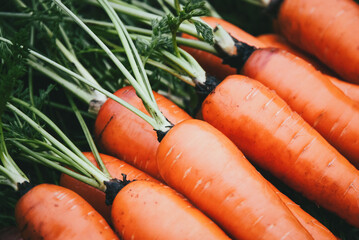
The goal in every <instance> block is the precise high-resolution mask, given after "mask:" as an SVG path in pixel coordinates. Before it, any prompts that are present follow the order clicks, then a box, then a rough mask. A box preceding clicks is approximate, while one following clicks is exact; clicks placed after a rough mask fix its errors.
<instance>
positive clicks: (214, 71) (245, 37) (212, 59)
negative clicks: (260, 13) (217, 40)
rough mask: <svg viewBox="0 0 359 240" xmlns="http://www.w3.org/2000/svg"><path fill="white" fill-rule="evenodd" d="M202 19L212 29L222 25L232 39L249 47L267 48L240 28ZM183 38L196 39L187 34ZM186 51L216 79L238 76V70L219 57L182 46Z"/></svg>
mask: <svg viewBox="0 0 359 240" xmlns="http://www.w3.org/2000/svg"><path fill="white" fill-rule="evenodd" d="M202 19H203V20H204V21H205V22H206V23H208V24H209V25H210V26H211V27H213V28H215V27H216V26H217V24H220V25H221V26H222V27H223V28H224V29H225V30H226V31H227V32H229V33H230V34H231V35H232V37H234V38H235V39H237V40H238V41H241V42H245V43H247V44H249V45H252V46H256V47H265V45H264V44H263V43H261V41H259V40H258V39H256V37H254V36H252V35H250V34H249V33H247V32H245V31H243V30H242V29H240V28H239V27H237V26H235V25H233V24H231V23H229V22H227V21H225V20H223V19H219V18H215V17H202ZM183 37H186V38H191V39H194V37H191V36H189V35H187V34H183ZM181 47H182V48H183V49H184V50H186V51H187V52H188V53H190V54H191V55H192V56H193V57H194V58H195V59H196V60H197V61H198V63H199V64H200V65H201V66H202V67H203V69H205V70H206V71H207V72H208V73H209V74H211V75H212V76H215V77H216V78H218V79H220V80H222V79H224V78H225V77H227V76H228V75H231V74H236V73H237V70H236V69H235V68H232V67H230V66H229V65H226V64H223V63H222V62H223V60H222V58H220V57H217V56H215V55H213V54H211V53H208V52H205V51H201V50H198V49H195V48H190V47H185V46H181Z"/></svg>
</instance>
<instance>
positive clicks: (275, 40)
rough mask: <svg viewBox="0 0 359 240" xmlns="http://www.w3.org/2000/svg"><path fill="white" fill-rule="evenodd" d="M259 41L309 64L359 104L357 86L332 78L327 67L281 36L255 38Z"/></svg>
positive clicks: (331, 73)
mask: <svg viewBox="0 0 359 240" xmlns="http://www.w3.org/2000/svg"><path fill="white" fill-rule="evenodd" d="M257 38H258V39H259V40H260V41H262V42H263V43H265V44H266V45H267V46H268V47H275V48H280V49H284V50H286V51H287V52H290V53H292V54H294V55H296V56H298V57H300V58H302V59H304V60H306V61H307V62H309V63H310V64H312V65H313V66H314V67H315V68H316V69H318V70H319V71H321V72H322V73H323V74H324V75H325V76H326V77H328V78H329V80H330V81H331V82H332V83H333V84H334V85H335V86H336V87H337V88H339V89H340V90H342V92H343V93H344V94H345V95H347V96H348V97H349V98H350V99H352V100H354V101H355V102H357V103H359V85H356V84H353V83H348V82H345V81H342V80H340V79H338V78H336V77H334V76H333V72H331V71H330V70H329V69H328V68H327V67H325V66H324V65H323V64H321V63H320V62H319V61H318V60H317V59H315V58H314V57H313V56H309V55H308V54H305V53H304V52H302V51H300V50H299V49H297V48H295V47H293V46H292V45H290V44H289V42H288V41H287V40H286V39H284V38H283V37H282V36H279V35H277V34H274V33H272V34H263V35H260V36H258V37H257Z"/></svg>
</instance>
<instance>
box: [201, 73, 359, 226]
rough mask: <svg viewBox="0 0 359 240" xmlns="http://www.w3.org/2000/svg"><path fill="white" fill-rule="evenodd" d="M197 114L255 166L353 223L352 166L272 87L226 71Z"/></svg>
mask: <svg viewBox="0 0 359 240" xmlns="http://www.w3.org/2000/svg"><path fill="white" fill-rule="evenodd" d="M202 114H203V118H204V119H205V120H206V121H208V122H209V123H211V124H212V125H213V126H215V127H216V128H217V129H219V130H220V131H222V132H223V133H224V134H225V135H226V136H227V137H229V138H230V139H231V140H232V141H233V142H234V143H235V144H236V145H237V146H238V148H239V149H241V150H242V151H243V152H244V154H245V155H246V156H248V158H249V159H251V160H252V161H254V162H255V163H256V164H258V165H259V166H260V167H262V168H263V169H266V170H268V171H270V172H271V173H272V174H273V175H275V176H276V177H278V178H279V179H281V180H282V181H283V182H285V183H286V184H288V185H289V186H290V187H292V188H294V189H295V190H296V191H298V192H301V193H302V194H303V195H305V196H306V197H307V198H309V199H310V200H313V201H315V202H316V203H317V204H319V205H321V206H323V207H324V208H326V209H329V210H330V211H333V212H335V213H336V214H337V215H339V216H340V217H342V218H344V219H345V220H346V221H347V222H349V223H350V224H352V225H354V226H356V227H358V226H359V205H358V199H359V193H358V191H357V189H358V188H359V172H358V170H357V169H356V168H355V167H354V166H352V165H351V164H350V163H349V162H348V161H347V160H346V159H345V158H344V157H343V156H342V155H340V154H339V153H338V152H337V151H336V150H335V149H334V148H333V147H332V146H331V145H330V144H329V143H328V142H326V141H325V139H324V138H323V137H322V136H321V135H320V134H319V133H318V132H316V131H315V130H314V129H313V128H312V127H310V125H309V124H307V123H306V122H305V121H304V120H303V119H302V118H301V117H300V116H299V115H298V114H297V113H295V112H294V111H292V110H291V109H290V107H289V106H288V105H287V104H286V103H285V102H284V101H283V100H282V99H281V98H280V97H278V95H276V94H275V93H274V92H273V91H270V90H269V89H268V88H267V87H265V86H264V85H262V84H261V83H259V82H257V81H254V80H252V79H249V78H247V77H244V76H240V75H234V76H229V77H228V78H227V79H225V80H224V81H223V82H222V83H220V84H219V85H218V86H217V88H216V89H215V91H214V92H213V93H212V94H211V95H209V96H208V97H207V98H206V100H205V101H204V102H203V105H202Z"/></svg>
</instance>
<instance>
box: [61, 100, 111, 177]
mask: <svg viewBox="0 0 359 240" xmlns="http://www.w3.org/2000/svg"><path fill="white" fill-rule="evenodd" d="M66 95H67V99H68V100H69V102H70V105H71V107H72V109H73V111H74V113H75V115H76V117H77V120H78V121H79V123H80V125H81V128H82V131H83V132H84V134H85V137H86V140H87V142H88V144H89V146H90V149H91V152H92V153H93V155H94V157H95V160H96V162H97V164H98V165H99V168H100V170H101V171H102V172H103V173H104V174H105V175H106V176H108V177H111V176H110V173H109V172H108V170H107V168H106V166H105V164H104V163H103V161H102V159H101V157H100V154H99V152H98V150H97V147H96V144H95V142H94V141H93V138H92V136H91V133H90V131H89V129H88V127H87V125H86V123H85V121H84V119H83V118H82V116H81V113H80V111H79V109H78V108H77V106H76V104H75V102H74V101H73V100H72V97H71V96H69V95H68V94H66Z"/></svg>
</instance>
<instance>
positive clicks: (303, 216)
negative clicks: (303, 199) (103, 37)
mask: <svg viewBox="0 0 359 240" xmlns="http://www.w3.org/2000/svg"><path fill="white" fill-rule="evenodd" d="M139 131H140V130H139ZM143 131H145V130H143ZM139 134H140V133H139ZM153 146H154V145H153ZM154 147H157V145H156V146H154ZM137 151H139V152H141V151H142V149H140V148H139V149H137ZM154 151H157V148H156V149H154ZM85 155H86V156H87V157H88V158H89V159H90V160H91V161H92V162H94V158H93V157H92V154H85ZM101 156H102V159H103V161H104V163H105V165H106V167H107V169H109V171H110V173H111V175H112V176H113V177H119V176H120V172H119V173H118V174H114V173H113V170H112V169H113V167H112V166H110V165H109V164H108V162H109V161H111V162H112V160H109V159H108V158H109V157H108V156H106V155H101ZM113 161H115V159H113ZM117 161H119V160H117ZM121 171H123V170H121ZM124 173H126V171H124ZM128 178H129V179H135V178H131V176H128ZM64 179H70V178H69V177H68V176H67V175H63V176H62V181H63V180H64ZM138 179H142V178H138ZM71 185H73V182H72V181H71V182H68V183H66V186H67V187H68V186H71ZM75 186H77V184H76V185H75ZM76 188H77V187H76ZM79 188H80V189H78V188H77V189H76V190H75V191H76V192H77V193H79V191H84V192H86V195H87V194H88V190H87V188H85V189H86V190H82V184H81V186H79ZM71 189H73V188H71ZM276 191H277V192H279V191H278V190H276ZM100 193H101V194H103V193H102V192H100ZM278 195H279V196H280V197H281V198H282V196H284V195H283V194H279V193H278ZM82 196H83V195H82ZM83 197H85V196H83ZM103 198H104V196H103ZM85 199H87V198H86V197H85ZM87 200H88V199H87ZM88 201H89V200H88ZM284 201H285V204H286V205H287V206H289V208H290V210H291V211H295V212H293V214H294V215H295V216H298V220H299V222H300V223H302V224H305V225H308V228H307V226H305V228H306V229H310V231H309V230H308V231H309V232H310V233H311V234H312V232H313V234H312V235H313V236H315V237H314V239H321V238H320V237H318V235H319V234H318V233H317V232H319V233H322V236H324V237H325V238H327V239H330V234H329V233H330V232H329V230H327V229H326V228H325V227H324V226H322V225H321V224H320V223H319V222H318V221H316V220H315V219H313V218H311V219H310V215H309V214H307V213H306V212H305V211H303V210H302V209H301V208H300V207H298V208H296V209H294V208H293V207H292V206H295V204H294V203H293V202H291V201H290V200H289V199H288V198H286V199H284ZM103 205H104V204H103V200H102V201H101V206H103ZM108 208H109V207H108ZM99 212H100V213H101V212H102V211H99ZM106 216H108V215H106ZM316 227H317V228H318V229H315V228H316Z"/></svg>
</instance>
